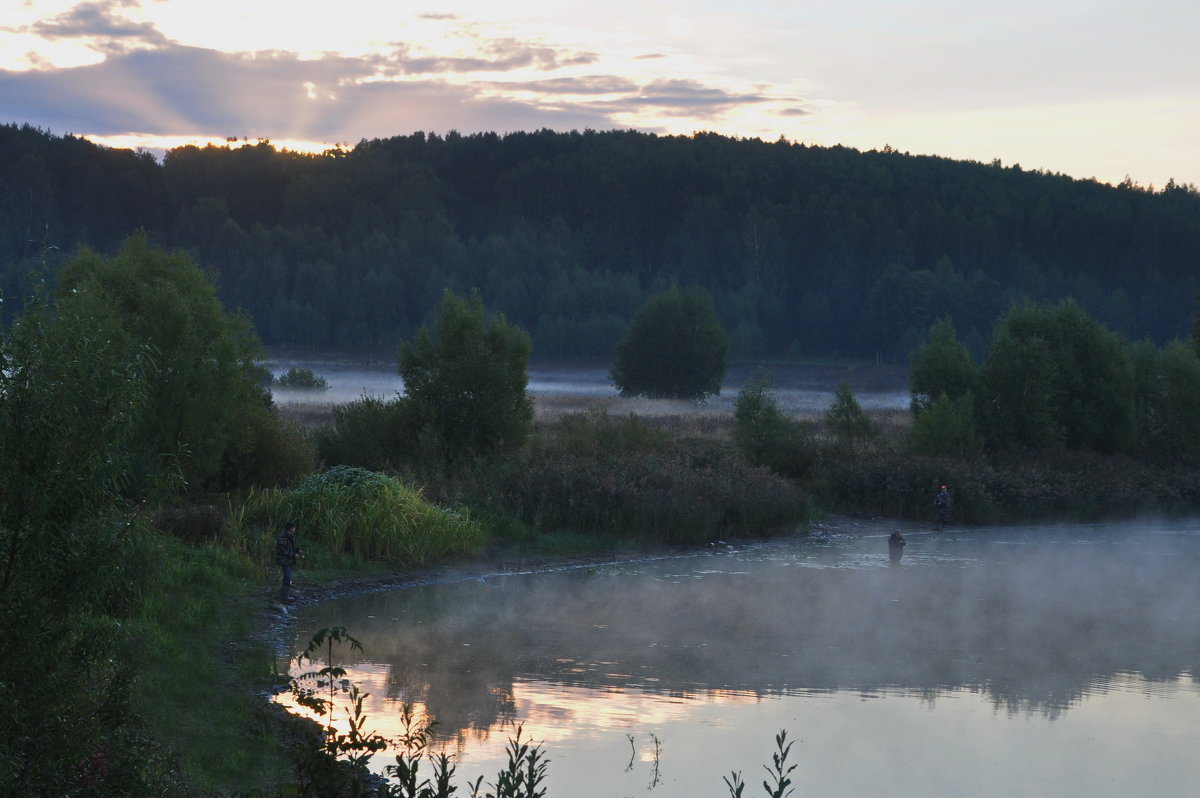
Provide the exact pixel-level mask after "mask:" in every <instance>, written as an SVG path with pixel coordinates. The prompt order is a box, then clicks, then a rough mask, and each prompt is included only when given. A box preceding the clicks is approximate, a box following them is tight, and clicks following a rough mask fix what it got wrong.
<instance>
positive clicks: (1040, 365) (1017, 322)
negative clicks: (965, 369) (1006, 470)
mask: <svg viewBox="0 0 1200 798" xmlns="http://www.w3.org/2000/svg"><path fill="white" fill-rule="evenodd" d="M982 372H983V383H984V386H985V387H984V395H983V402H982V404H981V411H982V412H981V414H982V415H983V416H984V419H985V427H986V437H987V439H988V441H989V443H991V444H993V445H999V446H1002V447H1003V446H1004V445H1005V444H1006V442H1007V443H1011V444H1016V445H1019V446H1031V447H1034V448H1046V447H1049V446H1053V445H1055V444H1056V443H1061V444H1062V445H1064V446H1066V447H1068V448H1072V449H1082V450H1095V451H1101V452H1122V451H1129V450H1130V449H1131V448H1132V447H1133V445H1134V442H1135V436H1136V423H1135V417H1134V401H1133V395H1134V381H1133V366H1132V364H1131V362H1130V359H1129V353H1128V350H1127V348H1126V347H1125V345H1124V343H1123V341H1122V340H1121V339H1120V338H1119V337H1118V336H1117V335H1115V334H1114V333H1112V332H1111V331H1109V330H1107V329H1106V328H1105V327H1104V326H1103V325H1101V324H1100V323H1099V322H1098V321H1096V320H1095V319H1094V318H1092V317H1091V316H1090V315H1088V314H1087V312H1086V311H1084V310H1083V308H1081V307H1080V306H1079V305H1077V304H1076V303H1074V302H1072V301H1070V300H1068V301H1065V302H1062V303H1060V304H1058V305H1054V306H1047V305H1034V304H1026V305H1021V306H1016V307H1014V308H1012V309H1011V310H1009V312H1008V313H1006V314H1005V315H1004V317H1003V318H1002V319H1001V321H1000V323H999V324H998V325H997V328H996V332H995V334H994V335H993V337H992V341H991V343H990V344H989V345H988V353H987V356H986V357H985V358H984V363H983V369H982Z"/></svg>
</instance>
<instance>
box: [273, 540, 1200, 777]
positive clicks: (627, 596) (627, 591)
mask: <svg viewBox="0 0 1200 798" xmlns="http://www.w3.org/2000/svg"><path fill="white" fill-rule="evenodd" d="M906 534H907V536H908V538H909V541H910V542H909V545H908V547H907V550H906V554H905V558H904V561H903V563H902V565H900V566H899V567H892V566H889V565H888V564H887V555H886V545H885V543H884V536H883V535H881V534H878V533H876V532H872V533H870V534H861V533H856V532H853V531H852V532H851V533H850V534H844V533H841V532H835V533H833V534H827V535H824V536H822V537H818V538H809V539H800V540H793V541H784V542H772V543H768V544H762V545H757V546H751V547H747V548H745V549H742V550H735V551H727V552H718V553H712V554H705V555H697V556H685V557H674V558H667V559H659V560H650V561H641V562H634V563H620V564H614V565H612V566H604V567H591V568H584V569H575V570H571V571H559V572H554V573H548V574H531V575H496V576H494V577H491V578H487V579H481V580H471V581H469V582H461V583H450V584H440V585H429V586H425V587H417V588H410V589H405V590H396V591H390V592H386V593H377V594H369V595H365V596H355V597H347V598H345V599H342V600H339V601H336V602H328V603H326V604H323V605H319V606H315V607H307V608H303V609H302V610H300V611H298V613H297V616H298V617H297V624H296V625H297V627H298V628H297V634H298V638H306V636H307V635H309V634H311V630H312V629H316V628H320V627H322V626H330V625H344V626H347V627H348V628H349V629H350V631H351V634H353V635H354V636H355V637H357V638H359V639H360V640H362V641H363V644H364V648H365V655H366V656H367V657H369V658H370V659H369V660H368V661H366V662H363V663H360V664H358V665H355V666H354V667H352V669H351V678H352V679H354V680H355V681H358V682H360V683H361V684H362V685H363V687H364V688H365V689H367V690H368V691H369V692H370V693H371V694H372V696H371V698H370V699H369V701H368V707H367V709H368V712H369V713H370V716H371V726H372V727H373V728H377V729H379V730H380V731H381V732H382V733H384V734H395V733H396V729H395V728H394V727H391V726H389V723H391V720H390V719H394V718H395V713H396V707H397V704H398V702H401V701H411V702H413V703H415V704H417V706H418V707H419V708H421V709H422V710H424V709H425V708H428V710H429V711H430V712H431V713H432V714H433V715H434V716H436V717H437V718H438V719H439V721H441V722H442V724H443V730H444V731H445V732H446V736H447V739H446V740H445V742H444V744H446V745H448V746H449V747H450V750H452V751H457V752H458V757H459V767H460V774H461V777H462V778H461V779H460V783H462V784H465V780H466V778H474V777H476V776H478V775H484V776H485V782H486V781H491V780H494V778H495V773H496V771H497V770H498V769H499V767H500V765H501V764H502V762H503V759H504V750H503V749H504V746H505V743H506V739H507V737H508V736H509V735H510V734H511V733H512V726H511V724H512V723H514V722H516V723H521V724H523V725H524V729H525V733H526V735H527V736H531V737H532V738H533V739H534V740H535V741H544V743H545V748H546V751H547V754H548V756H549V758H550V767H549V782H548V783H549V787H550V791H549V798H564V797H568V796H569V797H570V798H609V796H627V795H628V796H633V795H652V796H664V797H666V798H676V796H696V795H724V794H726V793H727V791H726V790H725V787H724V783H723V782H722V776H725V775H728V774H729V772H730V771H731V770H740V771H742V773H743V775H744V777H745V779H746V781H747V782H748V785H749V786H748V788H747V795H750V796H752V795H758V794H761V786H760V782H761V779H762V777H763V776H764V775H765V774H764V772H763V771H762V770H761V767H762V765H763V764H767V763H769V761H770V755H771V752H772V749H773V745H774V743H773V736H774V734H775V733H776V732H777V731H779V730H780V729H787V730H788V732H789V737H790V738H791V739H793V740H795V741H796V744H795V746H794V748H793V749H792V759H791V761H792V762H793V763H795V764H798V765H799V767H798V769H797V770H796V771H795V772H794V774H793V779H794V782H795V786H796V787H797V793H796V794H797V795H798V796H799V795H819V796H861V795H889V796H972V797H978V796H996V797H997V798H999V797H1000V796H1005V797H1006V798H1007V796H1012V795H1034V796H1125V795H1129V794H1143V795H1147V796H1174V795H1193V794H1198V791H1200V770H1198V769H1196V768H1194V767H1192V766H1191V761H1192V749H1193V748H1194V745H1195V739H1194V732H1195V720H1196V718H1197V711H1198V710H1200V683H1198V682H1197V680H1196V679H1195V678H1194V677H1193V674H1197V673H1200V620H1198V619H1197V613H1196V611H1195V608H1196V606H1197V605H1198V604H1200V585H1198V583H1197V581H1198V580H1196V578H1195V574H1196V573H1197V566H1198V565H1200V525H1198V524H1197V523H1196V522H1191V521H1176V522H1154V523H1143V524H1092V525H1062V526H1054V527H1045V528H1036V527H1034V528H1016V527H1013V528H1003V529H996V530H958V531H952V532H948V533H946V534H943V535H936V534H929V533H926V532H925V531H924V530H921V529H916V528H912V529H907V530H906ZM629 735H632V736H633V738H634V740H633V742H632V743H631V742H630V740H629ZM654 737H657V738H658V740H660V741H661V746H662V747H661V753H660V755H659V760H658V763H657V764H658V774H659V776H660V777H661V783H660V784H658V785H657V786H656V787H655V788H654V789H653V790H648V787H649V785H650V783H651V781H652V779H653V776H654V764H655V763H654V755H653V742H652V740H653V738H654Z"/></svg>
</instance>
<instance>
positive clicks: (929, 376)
mask: <svg viewBox="0 0 1200 798" xmlns="http://www.w3.org/2000/svg"><path fill="white" fill-rule="evenodd" d="M908 381H909V393H910V395H911V397H912V399H911V406H912V411H913V413H914V414H916V415H920V414H921V413H922V412H924V411H925V410H927V409H928V408H929V406H930V405H931V404H933V402H935V401H936V400H937V398H938V397H939V396H943V395H944V396H946V397H948V398H950V399H952V400H957V399H961V398H963V397H967V396H971V395H972V394H974V393H975V392H976V391H977V383H978V382H979V369H977V368H976V367H975V361H974V360H972V359H971V353H970V352H968V351H967V348H966V347H965V346H963V345H962V344H961V343H959V341H958V337H957V336H956V335H955V334H954V322H953V321H951V320H950V318H949V317H945V318H943V319H941V320H939V321H938V322H937V323H936V324H934V325H933V327H931V328H930V329H929V338H928V340H927V341H926V342H925V343H924V344H922V345H921V346H919V347H918V348H917V349H916V350H915V351H914V352H913V354H912V357H911V358H910V359H909V364H908Z"/></svg>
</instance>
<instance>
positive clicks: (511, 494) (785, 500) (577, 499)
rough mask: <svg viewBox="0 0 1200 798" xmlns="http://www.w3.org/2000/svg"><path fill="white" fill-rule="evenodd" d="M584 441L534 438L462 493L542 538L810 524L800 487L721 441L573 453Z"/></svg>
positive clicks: (650, 536)
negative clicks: (545, 533)
mask: <svg viewBox="0 0 1200 798" xmlns="http://www.w3.org/2000/svg"><path fill="white" fill-rule="evenodd" d="M573 423H574V424H582V423H585V422H584V421H583V420H576V421H575V422H573ZM590 423H595V424H596V425H597V437H598V438H602V437H604V436H603V433H601V432H600V431H599V430H600V429H602V428H603V426H604V425H607V426H608V428H612V427H613V426H617V425H620V424H622V423H624V422H621V421H619V420H618V421H611V420H608V421H606V420H604V419H603V418H599V419H595V420H593V421H591V422H590ZM580 437H581V436H580V434H579V432H578V431H576V430H571V431H569V432H568V438H567V441H566V442H565V443H564V445H561V446H560V445H558V444H557V443H556V442H555V440H554V438H553V435H552V434H551V435H550V436H549V437H548V439H547V440H541V439H539V440H537V441H535V442H534V445H533V446H531V448H530V451H528V452H523V453H522V454H521V456H520V457H517V458H514V459H513V460H512V461H510V462H505V463H497V464H495V465H494V466H492V467H491V468H489V469H488V470H486V471H483V472H481V473H479V474H478V475H477V476H476V478H477V480H478V483H479V484H478V485H475V486H470V485H468V486H466V488H467V489H468V490H469V491H470V492H471V493H473V494H474V496H475V497H476V499H475V500H476V501H477V502H479V503H486V504H488V505H490V506H498V507H500V508H502V509H504V510H505V511H507V512H509V513H511V514H512V515H515V516H517V517H518V518H521V519H522V520H524V521H525V522H526V523H528V524H530V525H531V526H533V527H535V528H537V529H540V530H562V531H569V532H573V533H577V534H590V535H603V536H607V537H613V536H623V537H625V538H631V539H641V540H651V541H659V542H671V543H697V542H706V541H711V540H712V539H713V538H715V537H719V536H721V535H744V536H762V535H766V534H769V533H770V532H771V531H772V530H775V529H778V528H781V527H786V526H788V525H793V524H796V523H798V522H800V521H803V520H805V519H806V518H807V517H808V513H809V507H808V501H807V498H806V497H805V495H804V493H803V492H802V491H801V490H800V488H799V487H798V486H797V485H795V484H794V483H791V482H789V481H788V480H785V479H783V478H781V477H779V476H777V475H775V474H772V473H770V472H769V471H768V470H766V469H764V468H755V467H752V466H750V465H748V464H747V463H746V462H745V460H743V459H742V458H741V457H739V456H738V454H737V452H736V451H735V450H733V449H732V447H730V446H728V445H726V444H723V443H721V442H716V441H706V440H682V441H675V442H674V443H672V444H671V445H667V446H663V447H662V448H656V447H649V448H648V447H646V446H644V445H642V444H641V442H638V443H635V444H634V445H631V446H630V447H629V448H627V449H618V448H615V447H613V446H611V445H610V446H606V447H602V448H578V447H576V446H574V445H573V442H574V441H578V440H579V439H580Z"/></svg>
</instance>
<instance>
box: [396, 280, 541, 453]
mask: <svg viewBox="0 0 1200 798" xmlns="http://www.w3.org/2000/svg"><path fill="white" fill-rule="evenodd" d="M531 349H532V343H531V341H530V338H529V335H528V334H527V333H526V332H525V331H524V330H522V329H520V328H519V327H515V326H511V325H509V324H508V322H506V321H505V319H504V316H503V315H500V314H495V315H492V314H489V313H488V312H487V311H486V310H485V309H484V307H483V300H482V299H481V298H480V296H479V294H478V293H472V294H471V296H470V298H469V299H467V300H464V299H462V298H460V297H458V296H455V295H454V294H453V293H452V292H450V291H446V292H445V293H444V294H443V295H442V302H441V304H440V305H439V306H438V315H437V321H436V323H435V324H434V327H433V330H432V332H430V330H429V329H427V328H425V327H422V328H421V329H420V330H418V331H417V335H416V337H415V338H413V339H412V340H411V341H405V342H403V343H402V344H401V345H400V352H399V357H398V365H399V371H400V376H401V377H402V378H403V379H404V390H405V394H406V400H405V401H406V403H407V404H408V406H409V409H410V411H411V413H412V415H413V416H414V417H415V420H416V422H417V424H418V425H419V426H420V427H421V428H423V429H424V430H425V431H426V432H427V433H430V434H432V435H433V436H434V437H435V440H436V442H437V444H438V445H439V447H440V448H441V450H442V451H443V453H445V454H446V455H447V456H448V457H451V458H457V457H461V456H463V455H468V454H472V453H474V454H483V455H486V454H491V453H493V452H496V451H501V450H505V449H512V448H515V447H517V446H520V445H521V444H522V443H524V442H525V440H526V439H527V438H528V437H529V432H530V429H531V426H532V423H533V402H532V400H531V399H530V398H529V394H528V393H527V392H526V386H527V385H528V383H529V375H528V366H529V353H530V350H531Z"/></svg>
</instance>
